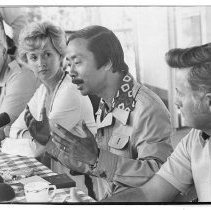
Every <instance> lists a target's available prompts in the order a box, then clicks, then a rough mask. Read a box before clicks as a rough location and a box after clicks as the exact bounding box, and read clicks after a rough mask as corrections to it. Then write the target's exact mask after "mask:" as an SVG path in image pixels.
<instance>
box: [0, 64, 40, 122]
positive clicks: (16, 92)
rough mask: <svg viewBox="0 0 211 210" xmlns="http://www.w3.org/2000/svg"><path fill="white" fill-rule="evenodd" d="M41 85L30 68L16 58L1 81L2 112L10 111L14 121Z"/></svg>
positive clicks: (0, 111) (0, 109)
mask: <svg viewBox="0 0 211 210" xmlns="http://www.w3.org/2000/svg"><path fill="white" fill-rule="evenodd" d="M39 85H40V81H39V80H38V79H37V78H36V77H35V75H34V73H33V72H32V71H31V70H30V69H28V68H26V67H23V66H20V64H18V63H17V61H16V60H14V61H12V62H10V63H9V64H8V68H7V69H6V71H5V73H4V77H3V79H2V81H0V87H1V94H0V113H3V112H6V113H8V114H9V116H10V120H11V123H13V122H14V121H15V120H16V119H17V118H18V116H19V115H20V113H21V112H22V111H23V110H24V108H25V106H26V104H27V102H28V101H29V100H30V99H31V97H32V96H33V94H34V92H35V91H36V89H37V88H38V87H39Z"/></svg>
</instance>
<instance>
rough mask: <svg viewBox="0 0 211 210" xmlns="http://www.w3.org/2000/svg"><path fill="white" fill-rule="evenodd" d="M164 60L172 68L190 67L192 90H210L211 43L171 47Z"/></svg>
mask: <svg viewBox="0 0 211 210" xmlns="http://www.w3.org/2000/svg"><path fill="white" fill-rule="evenodd" d="M166 62H167V64H168V65H169V66H170V67H172V68H178V69H184V68H190V72H189V75H188V76H189V77H188V82H189V84H190V86H191V88H192V90H199V89H203V90H205V91H206V92H207V91H209V92H210V91H211V44H205V45H200V46H194V47H190V48H185V49H180V48H176V49H172V50H170V51H169V52H167V53H166Z"/></svg>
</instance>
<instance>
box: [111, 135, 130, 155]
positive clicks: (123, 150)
mask: <svg viewBox="0 0 211 210" xmlns="http://www.w3.org/2000/svg"><path fill="white" fill-rule="evenodd" d="M129 140H130V136H119V135H118V136H116V135H115V136H111V138H110V140H109V142H108V146H109V147H110V152H112V153H114V154H116V155H119V156H122V157H129V156H130V155H129V154H130V153H129Z"/></svg>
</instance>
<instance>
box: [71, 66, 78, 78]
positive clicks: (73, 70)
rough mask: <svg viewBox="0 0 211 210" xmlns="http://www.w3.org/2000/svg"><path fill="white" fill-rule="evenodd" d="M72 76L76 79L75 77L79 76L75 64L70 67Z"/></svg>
mask: <svg viewBox="0 0 211 210" xmlns="http://www.w3.org/2000/svg"><path fill="white" fill-rule="evenodd" d="M69 72H70V76H71V77H75V76H77V72H76V69H75V65H74V64H71V66H70V71H69Z"/></svg>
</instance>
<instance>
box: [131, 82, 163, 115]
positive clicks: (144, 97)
mask: <svg viewBox="0 0 211 210" xmlns="http://www.w3.org/2000/svg"><path fill="white" fill-rule="evenodd" d="M133 96H134V98H135V100H136V103H139V104H141V105H142V106H144V107H151V108H152V109H153V108H156V109H162V110H165V111H167V107H166V106H165V104H164V103H163V101H162V100H161V98H160V97H159V96H158V95H157V94H156V93H155V92H153V91H152V90H150V89H149V88H148V87H146V86H145V85H143V84H141V83H138V82H135V83H134V87H133Z"/></svg>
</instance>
